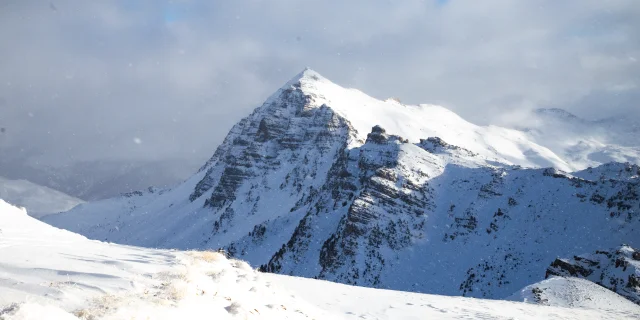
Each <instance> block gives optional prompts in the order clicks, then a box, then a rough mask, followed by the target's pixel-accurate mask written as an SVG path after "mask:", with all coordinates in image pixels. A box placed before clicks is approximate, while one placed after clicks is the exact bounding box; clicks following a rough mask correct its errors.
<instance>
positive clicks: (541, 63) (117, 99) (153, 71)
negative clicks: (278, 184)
mask: <svg viewBox="0 0 640 320" xmlns="http://www.w3.org/2000/svg"><path fill="white" fill-rule="evenodd" d="M52 3H53V6H54V7H55V10H54V9H52V7H51V6H50V5H49V2H47V1H18V0H13V1H5V2H4V4H3V5H1V7H0V39H3V44H2V46H0V70H2V72H0V97H2V99H3V101H4V103H2V104H0V108H1V112H0V126H1V127H6V128H7V129H6V132H5V133H4V134H3V136H2V137H0V147H4V148H5V149H4V150H7V149H6V148H8V147H11V146H16V145H20V146H23V147H28V148H25V149H28V150H30V151H29V152H30V153H29V154H30V155H32V154H33V153H32V152H34V151H33V150H36V154H40V158H42V159H46V161H49V162H51V163H66V162H71V161H77V160H95V159H101V158H109V159H137V160H155V159H163V158H168V157H171V158H177V159H180V158H184V159H187V158H188V159H194V158H195V159H202V160H203V161H204V159H205V158H207V157H208V156H209V155H210V154H211V153H212V152H213V150H214V148H215V146H216V144H217V143H218V142H220V141H221V139H222V138H223V137H224V135H225V133H226V132H227V130H228V129H229V128H230V127H231V125H232V124H233V123H235V122H236V121H237V120H239V119H240V118H242V117H243V116H245V115H246V114H248V113H249V112H250V111H251V110H252V109H253V108H254V107H256V106H258V105H259V104H260V103H261V102H262V101H263V100H264V99H265V98H266V97H267V96H268V95H269V94H270V93H271V92H273V91H274V90H276V89H277V88H278V87H279V86H280V85H282V84H283V83H284V82H285V81H287V80H288V79H289V78H290V77H292V76H293V75H295V74H296V73H297V72H299V71H300V70H301V69H302V68H303V67H305V66H310V67H312V68H314V69H316V70H317V71H319V72H320V73H322V74H324V75H325V76H326V77H328V78H330V79H332V80H334V81H335V82H337V83H339V84H341V85H344V86H348V87H356V88H359V89H361V90H362V91H364V92H367V93H369V94H371V95H373V96H376V97H379V98H387V97H390V96H396V97H399V98H401V99H402V100H403V101H405V102H410V103H438V104H442V105H444V106H446V107H449V108H451V109H453V110H454V111H456V112H458V113H459V114H460V115H462V116H463V117H465V118H467V119H469V120H471V121H474V122H478V123H488V122H489V121H494V119H501V121H506V120H505V119H516V118H518V119H521V118H522V117H510V116H508V115H510V114H515V113H521V112H522V111H523V110H527V109H531V108H537V107H550V106H553V107H561V108H567V109H568V110H569V111H571V112H574V113H576V114H578V115H581V116H585V117H600V116H602V117H604V116H609V115H610V114H623V113H627V114H631V115H633V116H635V117H640V111H639V109H640V108H639V107H638V106H637V99H635V98H632V97H637V96H638V92H640V89H639V87H638V86H640V81H639V79H638V78H639V76H638V75H640V61H638V60H640V43H639V41H638V40H639V39H640V35H639V32H640V31H639V30H640V19H638V18H639V17H640V6H638V5H637V3H636V1H635V0H627V1H625V0H616V1H607V2H602V1H596V0H588V1H577V0H574V1H563V2H561V3H560V2H557V1H506V0H491V1H482V2H480V1H463V0H450V1H448V2H446V4H444V5H438V4H437V3H436V1H417V0H407V1H382V0H374V1H371V0H370V1H364V0H357V1H335V0H332V1H294V0H274V1H266V0H263V1H260V0H246V1H195V0H192V1H187V0H183V1H171V2H170V1H151V0H148V1H100V2H97V1H91V2H89V1H70V0H64V1H63V0H60V1H53V2H52ZM605 104H606V106H605ZM134 139H139V142H141V143H135V141H134ZM12 150H14V151H15V149H12ZM0 152H2V151H0ZM12 152H13V151H12ZM43 161H44V160H43ZM46 161H45V162H46Z"/></svg>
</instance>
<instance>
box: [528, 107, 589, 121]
mask: <svg viewBox="0 0 640 320" xmlns="http://www.w3.org/2000/svg"><path fill="white" fill-rule="evenodd" d="M534 112H535V114H537V115H540V116H555V117H557V118H562V119H579V118H578V117H577V116H576V115H574V114H573V113H571V112H569V111H567V110H564V109H560V108H540V109H536V110H535V111H534Z"/></svg>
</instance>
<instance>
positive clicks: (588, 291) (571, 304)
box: [508, 277, 638, 313]
mask: <svg viewBox="0 0 640 320" xmlns="http://www.w3.org/2000/svg"><path fill="white" fill-rule="evenodd" d="M508 300H512V301H520V302H527V303H532V304H539V305H544V306H554V307H567V308H586V309H609V310H616V311H618V312H630V313H633V312H635V310H637V308H638V305H636V304H634V303H633V302H631V301H629V300H626V299H624V298H622V297H621V296H620V295H619V294H616V293H614V292H612V291H611V290H608V289H606V288H604V287H602V286H600V285H598V284H595V283H594V282H591V281H588V280H584V279H580V278H574V277H551V278H549V279H546V280H543V281H540V282H538V283H534V284H531V285H528V286H527V287H525V288H523V289H522V290H520V291H519V292H518V293H516V294H514V295H513V296H511V297H509V298H508Z"/></svg>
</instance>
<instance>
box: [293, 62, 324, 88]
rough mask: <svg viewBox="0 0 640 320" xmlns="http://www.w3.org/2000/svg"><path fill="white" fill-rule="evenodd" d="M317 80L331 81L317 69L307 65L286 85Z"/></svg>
mask: <svg viewBox="0 0 640 320" xmlns="http://www.w3.org/2000/svg"><path fill="white" fill-rule="evenodd" d="M317 81H322V82H330V81H329V80H327V78H325V77H323V76H322V75H321V74H320V73H318V72H317V71H315V70H313V69H311V68H309V67H306V68H304V70H302V71H301V72H300V73H298V74H297V75H295V76H294V77H293V78H291V80H289V81H288V82H287V84H286V85H285V87H289V86H292V85H294V84H296V83H301V82H317Z"/></svg>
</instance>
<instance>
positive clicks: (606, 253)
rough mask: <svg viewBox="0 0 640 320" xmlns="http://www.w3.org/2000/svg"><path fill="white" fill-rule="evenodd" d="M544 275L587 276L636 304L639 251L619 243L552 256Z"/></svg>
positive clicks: (639, 290)
mask: <svg viewBox="0 0 640 320" xmlns="http://www.w3.org/2000/svg"><path fill="white" fill-rule="evenodd" d="M547 276H563V277H579V278H584V279H588V280H590V281H593V282H594V283H597V284H599V285H601V286H603V287H605V288H608V289H610V290H611V291H613V292H617V293H619V294H620V295H621V296H623V297H626V298H627V299H629V300H630V301H633V302H635V303H637V304H640V251H638V250H636V249H634V248H632V247H630V246H627V245H623V246H621V247H618V248H615V249H613V250H597V251H596V252H595V253H593V254H583V255H579V256H574V257H573V259H562V258H558V259H556V260H555V261H554V262H553V263H552V264H551V266H550V267H549V268H548V269H547Z"/></svg>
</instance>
